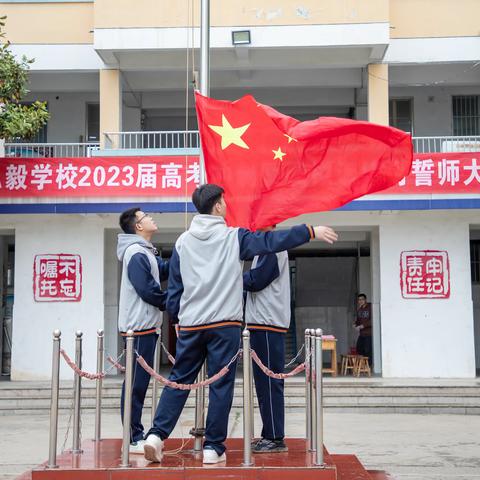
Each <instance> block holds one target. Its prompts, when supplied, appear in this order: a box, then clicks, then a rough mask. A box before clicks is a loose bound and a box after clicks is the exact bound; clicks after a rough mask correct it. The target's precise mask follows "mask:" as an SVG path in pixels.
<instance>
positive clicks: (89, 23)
mask: <svg viewBox="0 0 480 480" xmlns="http://www.w3.org/2000/svg"><path fill="white" fill-rule="evenodd" d="M199 5H200V2H199V1H196V0H195V1H194V0H181V1H178V0H177V1H171V0H165V1H163V2H156V1H154V0H136V1H135V2H133V1H131V0H94V1H67V0H64V1H61V2H60V1H17V0H12V1H4V2H0V14H2V15H6V16H7V19H6V27H5V31H6V35H7V39H8V40H9V41H10V42H11V49H12V51H14V52H15V53H16V54H18V55H22V54H25V55H26V56H27V57H29V58H35V62H34V63H33V64H32V66H31V72H30V87H29V88H30V91H31V92H30V94H29V96H28V98H27V99H26V100H27V101H33V100H43V101H46V102H47V104H48V109H49V111H50V113H51V118H50V120H49V122H48V124H47V126H46V127H45V128H44V129H43V130H42V131H41V132H40V133H39V135H38V138H36V139H34V140H30V141H28V142H19V141H12V142H7V143H6V144H5V146H4V148H5V158H2V159H1V161H0V195H1V199H0V234H1V235H0V264H1V265H2V275H1V276H0V277H1V278H0V291H1V292H2V305H3V317H2V325H1V327H2V328H0V331H1V332H2V335H1V339H0V340H1V341H0V345H1V346H2V355H1V357H0V358H1V359H2V362H1V363H2V374H3V375H5V376H10V378H11V379H12V380H32V379H47V378H48V377H49V374H50V368H51V337H52V331H53V330H54V329H56V328H59V329H60V330H61V331H62V343H63V346H64V348H65V349H66V350H67V352H69V353H71V354H72V353H73V348H74V334H75V331H76V330H82V331H83V332H84V368H85V369H86V370H90V371H92V370H94V369H95V361H96V352H95V343H96V331H97V329H99V328H102V329H104V330H105V333H106V351H107V353H108V354H109V355H112V356H114V357H115V356H117V355H118V353H119V352H120V349H121V348H122V347H121V342H120V341H119V337H118V333H117V326H116V317H117V311H118V292H119V282H120V278H121V265H120V264H119V262H118V260H117V258H116V235H117V234H118V233H119V228H118V215H119V213H120V212H121V211H123V210H124V209H126V208H128V207H129V206H136V205H139V206H141V207H142V208H143V209H144V210H146V211H148V212H153V213H154V216H155V219H156V221H157V223H158V225H159V233H158V234H157V235H156V236H155V238H154V243H155V244H156V245H157V246H158V247H159V248H160V249H161V250H162V254H163V255H164V256H165V257H168V255H169V254H170V252H171V249H172V247H173V244H174V242H175V239H176V238H177V237H178V235H180V234H181V233H182V232H183V231H184V230H185V229H186V228H188V224H189V221H190V219H191V217H192V215H193V207H192V205H191V204H190V202H189V196H188V193H189V192H190V191H191V190H192V189H193V188H194V187H195V185H196V184H198V181H199V178H200V175H199V168H200V167H199V162H198V158H197V157H198V153H199V143H198V134H197V133H196V128H197V125H196V119H195V113H194V103H193V87H192V83H193V82H194V80H195V79H196V78H197V75H196V73H195V72H197V71H199V69H200V68H199V67H200V65H199V62H200V57H199V39H200V32H199V27H198V25H199V19H200V8H199ZM479 17H480V4H479V2H478V1H476V0H456V1H455V2H454V1H452V0H369V1H364V0H344V1H338V0H326V1H325V2H321V5H320V2H318V1H315V0H304V1H302V2H297V1H291V0H278V1H267V0H260V1H259V2H253V1H251V0H245V1H244V2H240V3H237V4H232V2H225V1H221V0H215V1H213V0H212V1H211V74H210V81H211V96H212V97H215V98H223V99H228V100H233V99H236V98H239V97H241V96H242V95H244V94H247V93H250V94H253V95H254V96H255V98H257V100H259V101H260V102H262V103H265V104H268V105H271V106H273V107H274V108H276V109H278V110H280V111H281V112H283V113H286V114H288V115H291V116H293V117H296V118H298V119H300V120H308V119H312V118H315V117H317V116H320V115H331V116H339V117H349V118H355V119H361V120H369V121H372V122H376V123H380V124H390V125H392V126H395V127H397V128H401V129H403V130H406V131H409V132H411V133H412V136H413V139H414V148H415V157H414V164H413V168H412V173H411V174H410V176H409V177H407V178H406V179H404V180H403V181H402V182H400V184H399V185H398V186H396V187H394V188H393V189H391V190H389V191H388V192H381V193H379V194H377V195H372V196H368V197H364V198H362V199H359V200H357V201H354V202H352V203H350V204H348V205H346V206H344V207H342V208H340V209H338V210H335V211H332V212H321V213H315V214H308V215H303V216H301V217H298V218H295V219H290V220H289V221H287V222H285V226H288V225H294V224H297V223H299V222H307V223H311V224H327V225H331V226H333V227H335V228H336V230H337V231H338V232H339V235H340V240H339V242H338V243H337V244H336V245H335V246H332V247H330V246H326V245H320V244H318V243H311V244H309V245H307V246H305V247H302V248H299V249H295V250H293V251H292V252H289V253H290V259H291V260H290V263H291V280H292V313H293V323H292V329H291V331H290V332H289V334H288V336H287V340H288V342H289V343H288V345H289V351H290V353H291V354H293V353H294V352H295V351H296V350H297V349H298V348H299V347H300V346H301V344H302V336H303V333H302V332H303V330H304V329H305V328H310V327H321V328H323V329H324V331H325V332H326V333H328V334H333V335H335V336H336V338H337V339H338V353H339V354H341V353H347V352H348V350H349V348H350V347H351V346H353V345H354V343H355V335H356V333H355V330H354V329H353V327H352V323H353V319H354V315H355V307H354V305H355V303H354V302H355V296H356V294H357V293H359V292H363V293H365V294H367V296H368V299H369V301H370V302H371V303H372V309H373V319H374V324H373V344H374V371H375V373H376V374H378V375H381V376H383V377H385V378H401V377H424V378H436V377H439V378H440V377H442V378H469V377H475V376H476V375H477V372H478V371H479V369H480V153H479V152H480V33H479V29H478V18H479ZM340 171H341V169H339V172H340ZM164 323H165V324H164V327H163V329H164V333H165V336H166V338H169V332H168V326H167V322H164ZM170 341H171V342H173V338H171V339H170ZM62 376H64V377H68V376H69V372H68V371H67V368H66V367H65V366H62Z"/></svg>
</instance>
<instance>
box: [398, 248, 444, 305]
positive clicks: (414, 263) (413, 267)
mask: <svg viewBox="0 0 480 480" xmlns="http://www.w3.org/2000/svg"><path fill="white" fill-rule="evenodd" d="M400 285H401V288H402V297H403V298H449V297H450V266H449V262H448V253H447V252H444V251H440V250H413V251H408V252H402V253H401V255H400Z"/></svg>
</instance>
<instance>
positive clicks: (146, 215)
mask: <svg viewBox="0 0 480 480" xmlns="http://www.w3.org/2000/svg"><path fill="white" fill-rule="evenodd" d="M147 217H148V218H152V216H151V215H150V214H149V213H145V215H143V216H142V217H140V218H139V219H138V220H137V222H136V223H140V222H141V221H142V220H143V219H144V218H147Z"/></svg>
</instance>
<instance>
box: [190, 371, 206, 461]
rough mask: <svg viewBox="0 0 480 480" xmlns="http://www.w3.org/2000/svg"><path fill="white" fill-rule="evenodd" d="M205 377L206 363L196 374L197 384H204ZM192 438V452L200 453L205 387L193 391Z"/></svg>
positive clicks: (203, 427) (203, 422) (203, 424)
mask: <svg viewBox="0 0 480 480" xmlns="http://www.w3.org/2000/svg"><path fill="white" fill-rule="evenodd" d="M206 376H207V368H206V363H204V364H203V365H202V368H201V369H200V372H199V374H198V378H197V382H204V381H205V378H206ZM192 434H193V436H194V442H193V450H194V451H195V452H197V453H198V452H201V451H202V448H203V446H202V444H203V437H204V435H205V387H200V388H197V390H196V391H195V427H194V428H193V430H192Z"/></svg>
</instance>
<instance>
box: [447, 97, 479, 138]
mask: <svg viewBox="0 0 480 480" xmlns="http://www.w3.org/2000/svg"><path fill="white" fill-rule="evenodd" d="M479 103H480V95H459V96H454V97H452V112H453V135H455V136H460V137H464V136H468V135H480V128H479V126H480V116H479V110H480V108H479Z"/></svg>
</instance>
